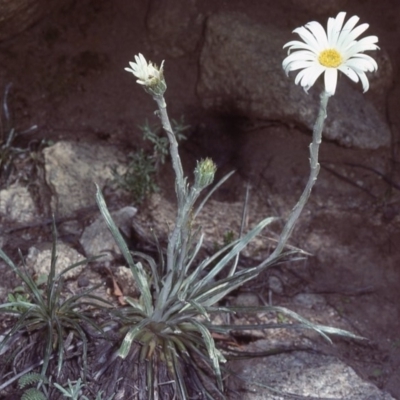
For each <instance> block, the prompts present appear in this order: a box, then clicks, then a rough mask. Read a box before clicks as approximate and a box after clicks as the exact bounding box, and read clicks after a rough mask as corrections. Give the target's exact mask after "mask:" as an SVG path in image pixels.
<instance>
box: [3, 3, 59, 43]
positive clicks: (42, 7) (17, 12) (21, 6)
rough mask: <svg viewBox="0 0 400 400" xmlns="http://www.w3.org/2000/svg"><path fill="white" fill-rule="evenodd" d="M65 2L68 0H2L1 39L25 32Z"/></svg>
mask: <svg viewBox="0 0 400 400" xmlns="http://www.w3.org/2000/svg"><path fill="white" fill-rule="evenodd" d="M57 3H58V4H57ZM65 3H66V0H64V1H57V2H55V1H52V0H12V1H9V0H0V40H4V39H7V38H9V37H11V36H13V35H16V34H18V33H20V32H23V31H24V30H25V29H27V28H29V27H30V26H31V25H33V24H34V23H35V22H37V21H38V20H40V19H41V18H42V17H43V16H44V15H45V14H47V13H48V12H49V11H52V10H54V9H55V6H56V5H57V6H60V5H63V4H65Z"/></svg>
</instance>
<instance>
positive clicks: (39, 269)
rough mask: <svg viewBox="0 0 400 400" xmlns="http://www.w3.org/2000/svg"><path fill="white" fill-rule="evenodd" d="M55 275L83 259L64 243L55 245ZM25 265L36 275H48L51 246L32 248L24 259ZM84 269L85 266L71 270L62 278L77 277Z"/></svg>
mask: <svg viewBox="0 0 400 400" xmlns="http://www.w3.org/2000/svg"><path fill="white" fill-rule="evenodd" d="M56 255H57V262H56V268H55V269H56V275H57V274H59V273H60V272H61V271H63V270H64V269H66V268H68V267H69V266H70V265H72V264H75V263H77V262H80V261H83V260H84V259H85V258H84V257H83V256H82V255H81V254H79V253H78V252H77V251H76V250H74V249H73V248H72V247H69V246H67V245H66V244H64V243H57V252H56ZM26 265H27V266H28V267H30V268H32V269H33V270H34V272H35V274H36V275H38V276H39V275H48V274H49V273H50V265H51V244H47V245H43V244H41V245H37V246H32V247H31V248H30V249H29V251H28V256H27V257H26ZM85 267H86V265H85V264H83V265H80V266H78V267H76V268H72V269H71V270H69V271H68V272H66V273H65V274H64V275H63V276H64V278H65V279H71V278H75V277H77V276H78V275H79V274H80V273H81V272H82V270H83V269H84V268H85Z"/></svg>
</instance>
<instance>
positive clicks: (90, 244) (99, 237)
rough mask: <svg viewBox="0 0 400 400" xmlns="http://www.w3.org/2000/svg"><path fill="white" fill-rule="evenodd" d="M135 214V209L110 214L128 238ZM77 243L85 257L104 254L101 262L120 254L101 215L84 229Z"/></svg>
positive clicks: (124, 209) (129, 208)
mask: <svg viewBox="0 0 400 400" xmlns="http://www.w3.org/2000/svg"><path fill="white" fill-rule="evenodd" d="M136 213H137V209H136V208H135V207H124V208H122V209H121V210H118V211H115V212H112V213H111V216H112V218H113V220H114V222H115V224H116V225H117V226H118V228H119V229H120V230H121V231H122V232H123V233H124V234H125V235H126V236H127V237H129V236H130V230H131V226H132V218H133V217H134V216H135V214H136ZM79 241H80V243H81V245H82V247H83V249H84V250H85V254H86V256H87V257H92V256H98V255H100V254H104V257H102V258H101V261H110V260H112V259H113V258H114V257H113V255H115V254H121V251H120V249H119V248H118V246H117V243H116V242H115V240H114V238H113V236H112V235H111V232H110V231H109V229H108V227H107V224H106V222H105V221H104V218H103V216H102V215H100V216H99V217H98V218H97V219H96V220H95V221H94V222H93V223H92V224H91V225H89V226H88V227H87V228H85V230H84V231H83V234H82V236H81V238H80V240H79Z"/></svg>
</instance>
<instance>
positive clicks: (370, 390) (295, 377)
mask: <svg viewBox="0 0 400 400" xmlns="http://www.w3.org/2000/svg"><path fill="white" fill-rule="evenodd" d="M265 343H266V346H267V348H269V346H268V340H260V341H258V342H255V343H253V344H250V345H249V346H246V348H245V349H243V350H244V351H262V350H263V347H264V346H265ZM264 350H266V349H264ZM229 369H232V370H233V371H234V373H235V375H236V374H237V375H239V376H240V377H243V378H244V379H245V380H246V381H247V384H245V383H244V382H241V381H240V380H239V379H238V378H236V377H235V382H234V384H235V387H234V389H239V390H243V389H244V388H246V389H247V391H244V392H242V394H241V399H243V400H264V399H270V400H289V399H292V398H293V396H285V395H284V394H280V393H285V392H286V393H290V394H292V395H297V396H306V397H304V398H313V399H335V400H340V399H342V400H366V399H374V400H394V399H393V397H392V396H390V395H389V394H387V393H384V392H381V391H380V390H379V389H378V388H377V387H376V386H374V385H373V384H371V383H369V382H366V381H363V380H362V379H361V378H360V377H359V376H358V375H357V374H356V373H355V371H354V370H353V369H352V368H351V367H349V366H348V365H346V364H344V363H343V362H341V361H340V360H338V359H337V358H335V357H332V356H325V355H321V354H315V353H311V352H305V351H294V352H291V353H284V354H278V355H273V356H269V357H264V358H259V357H257V358H252V359H248V360H240V361H235V362H232V363H229ZM251 382H254V384H253V383H251ZM256 382H257V383H259V384H260V385H264V386H268V387H270V388H272V389H274V390H275V391H278V393H279V392H280V393H279V394H278V393H277V392H273V391H271V390H268V389H266V388H265V387H261V386H258V385H256V384H255V383H256ZM238 386H239V387H238ZM302 398H303V397H302Z"/></svg>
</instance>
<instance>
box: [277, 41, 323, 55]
mask: <svg viewBox="0 0 400 400" xmlns="http://www.w3.org/2000/svg"><path fill="white" fill-rule="evenodd" d="M289 46H290V47H289ZM285 47H289V49H288V53H290V52H291V51H292V50H297V49H304V50H309V51H312V52H313V53H317V52H316V51H315V49H314V48H313V47H312V46H310V45H309V44H306V43H304V42H300V41H299V40H292V41H291V42H288V43H286V44H285V45H284V46H283V48H285Z"/></svg>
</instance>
